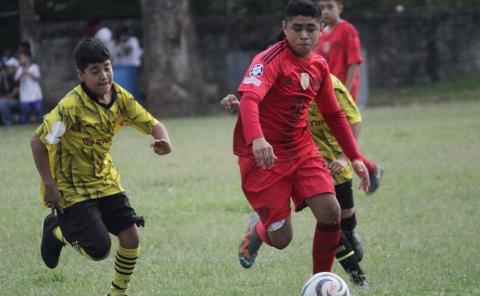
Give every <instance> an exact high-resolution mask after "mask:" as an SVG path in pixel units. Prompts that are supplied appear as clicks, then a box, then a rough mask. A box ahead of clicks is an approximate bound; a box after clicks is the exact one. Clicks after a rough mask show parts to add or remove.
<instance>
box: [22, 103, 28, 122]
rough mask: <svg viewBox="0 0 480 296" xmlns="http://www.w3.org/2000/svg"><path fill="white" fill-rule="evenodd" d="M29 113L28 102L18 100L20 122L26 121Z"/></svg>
mask: <svg viewBox="0 0 480 296" xmlns="http://www.w3.org/2000/svg"><path fill="white" fill-rule="evenodd" d="M29 115H30V104H29V103H23V102H20V123H27V122H28V117H29Z"/></svg>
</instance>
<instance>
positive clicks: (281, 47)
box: [262, 42, 287, 65]
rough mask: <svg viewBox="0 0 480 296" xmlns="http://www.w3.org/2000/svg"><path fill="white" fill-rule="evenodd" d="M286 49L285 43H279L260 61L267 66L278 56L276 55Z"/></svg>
mask: <svg viewBox="0 0 480 296" xmlns="http://www.w3.org/2000/svg"><path fill="white" fill-rule="evenodd" d="M286 48H287V43H286V42H284V43H280V44H279V45H278V46H276V47H275V48H273V49H272V50H271V51H269V52H268V53H267V54H266V55H265V56H264V57H263V58H262V61H263V62H264V63H265V64H267V65H268V64H269V63H270V62H271V61H273V59H274V58H275V57H276V56H278V54H280V53H281V52H282V51H284V50H285V49H286Z"/></svg>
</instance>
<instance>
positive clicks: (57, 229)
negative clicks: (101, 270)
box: [53, 226, 93, 260]
mask: <svg viewBox="0 0 480 296" xmlns="http://www.w3.org/2000/svg"><path fill="white" fill-rule="evenodd" d="M53 235H54V236H55V238H56V239H58V240H59V241H61V242H62V243H64V244H66V245H70V246H72V247H73V248H74V249H75V250H77V251H78V252H79V253H80V254H81V255H82V256H84V257H86V258H88V259H90V260H93V259H92V257H90V255H88V254H87V252H85V250H84V249H83V248H82V247H80V246H79V245H78V244H76V243H70V242H68V241H67V240H66V239H65V237H64V236H63V233H62V230H61V229H60V226H57V227H55V228H54V229H53Z"/></svg>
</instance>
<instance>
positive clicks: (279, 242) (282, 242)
mask: <svg viewBox="0 0 480 296" xmlns="http://www.w3.org/2000/svg"><path fill="white" fill-rule="evenodd" d="M292 240H293V234H292V233H290V234H287V235H285V236H282V237H280V238H276V239H275V241H273V240H272V244H273V247H274V248H276V249H279V250H283V249H285V248H286V247H288V245H289V244H290V242H292Z"/></svg>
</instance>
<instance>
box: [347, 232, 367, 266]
mask: <svg viewBox="0 0 480 296" xmlns="http://www.w3.org/2000/svg"><path fill="white" fill-rule="evenodd" d="M344 234H345V237H346V238H347V239H348V241H349V242H350V243H351V244H352V248H353V252H354V253H355V257H357V261H358V262H360V261H362V259H363V244H362V242H361V241H360V237H359V236H358V234H357V232H356V231H355V229H354V230H352V231H348V232H347V231H344Z"/></svg>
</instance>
